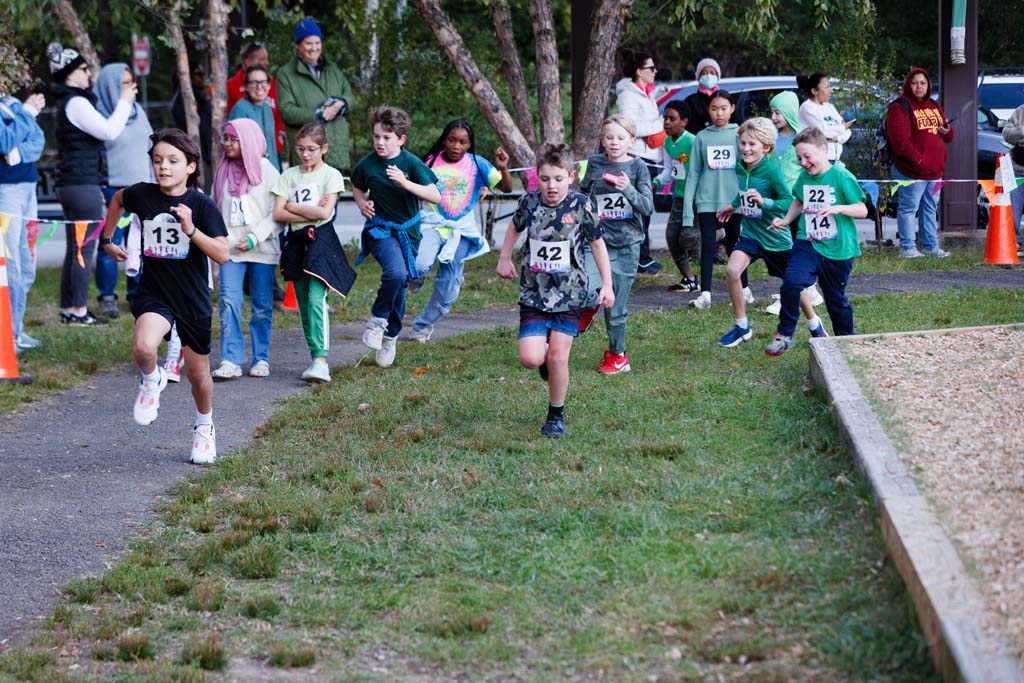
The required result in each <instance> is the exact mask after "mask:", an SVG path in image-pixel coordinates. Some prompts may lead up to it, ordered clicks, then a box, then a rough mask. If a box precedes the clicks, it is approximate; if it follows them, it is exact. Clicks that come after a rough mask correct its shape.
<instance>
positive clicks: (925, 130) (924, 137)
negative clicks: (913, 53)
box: [885, 67, 953, 258]
mask: <svg viewBox="0 0 1024 683" xmlns="http://www.w3.org/2000/svg"><path fill="white" fill-rule="evenodd" d="M931 91H932V83H931V79H930V78H929V77H928V72H927V71H925V70H924V69H920V68H917V67H915V68H913V69H911V70H910V73H908V74H907V81H906V83H904V84H903V94H902V95H900V97H898V98H896V101H895V102H893V103H892V104H890V105H889V111H888V112H887V113H886V116H885V129H886V133H887V135H888V137H889V146H890V147H891V149H892V157H893V168H892V177H893V178H895V179H896V180H915V181H924V182H914V183H912V184H911V185H905V186H903V187H901V188H900V189H899V195H898V199H899V208H898V209H897V213H896V223H897V226H898V229H899V236H900V256H903V257H904V258H918V257H920V256H923V255H925V254H927V255H928V256H936V257H938V258H945V257H947V256H949V252H947V251H943V250H942V249H941V248H939V236H938V228H937V225H936V223H935V210H936V208H937V206H938V200H939V197H938V191H937V190H936V187H935V185H936V183H935V181H938V180H940V179H941V178H942V173H943V171H945V169H946V144H947V143H949V142H952V140H953V128H952V126H950V124H949V122H948V121H947V120H946V115H945V113H943V111H942V107H940V106H939V103H938V102H935V101H934V100H932V98H931ZM915 215H916V216H917V227H918V229H917V230H915V227H914V217H915ZM915 232H920V238H921V250H920V251H918V249H917V245H916V244H915V242H914V233H915Z"/></svg>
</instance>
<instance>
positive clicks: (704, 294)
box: [700, 292, 711, 301]
mask: <svg viewBox="0 0 1024 683" xmlns="http://www.w3.org/2000/svg"><path fill="white" fill-rule="evenodd" d="M700 298H701V299H707V300H709V301H710V300H711V292H701V293H700Z"/></svg>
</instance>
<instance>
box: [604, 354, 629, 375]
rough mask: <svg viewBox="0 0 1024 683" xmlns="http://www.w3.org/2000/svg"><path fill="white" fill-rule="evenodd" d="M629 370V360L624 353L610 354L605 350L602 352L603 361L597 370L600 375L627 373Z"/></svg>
mask: <svg viewBox="0 0 1024 683" xmlns="http://www.w3.org/2000/svg"><path fill="white" fill-rule="evenodd" d="M629 370H630V367H629V358H627V357H626V354H625V353H612V352H611V351H609V350H607V349H605V352H604V360H603V361H601V365H599V366H598V368H597V371H598V372H600V373H601V374H602V375H617V374H619V373H620V372H629Z"/></svg>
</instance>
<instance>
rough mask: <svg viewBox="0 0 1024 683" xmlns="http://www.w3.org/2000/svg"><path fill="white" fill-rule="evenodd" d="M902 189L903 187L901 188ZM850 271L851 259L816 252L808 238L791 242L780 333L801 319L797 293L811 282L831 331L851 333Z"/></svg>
mask: <svg viewBox="0 0 1024 683" xmlns="http://www.w3.org/2000/svg"><path fill="white" fill-rule="evenodd" d="M901 191H902V190H901ZM852 271H853V259H852V258H851V259H846V260H845V261H834V260H832V259H829V258H825V257H824V256H822V255H821V254H819V253H818V251H817V249H815V248H814V245H813V244H811V243H810V242H808V241H807V240H796V241H795V242H793V251H792V252H791V253H790V256H789V266H788V267H787V268H786V274H785V276H783V278H782V295H781V299H782V308H781V310H780V311H779V327H778V332H779V334H782V335H785V336H787V337H792V336H793V332H795V331H796V322H797V320H799V319H800V292H802V291H804V290H805V289H807V288H808V287H810V286H811V285H813V284H814V282H815V280H817V282H818V286H819V287H821V295H822V296H823V297H825V308H826V309H827V310H828V315H829V317H830V318H832V332H833V334H835V335H836V336H837V337H839V336H843V335H847V334H853V306H851V305H850V302H849V301H847V299H846V283H847V282H848V281H849V279H850V273H851V272H852Z"/></svg>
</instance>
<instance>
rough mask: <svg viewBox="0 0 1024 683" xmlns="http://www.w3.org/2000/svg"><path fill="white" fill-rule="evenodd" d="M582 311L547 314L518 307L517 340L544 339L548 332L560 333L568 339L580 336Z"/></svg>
mask: <svg viewBox="0 0 1024 683" xmlns="http://www.w3.org/2000/svg"><path fill="white" fill-rule="evenodd" d="M582 314H583V310H582V309H579V310H575V311H558V312H557V313H548V312H547V311H542V310H540V309H539V308H534V307H533V306H524V305H522V304H520V306H519V338H520V339H522V338H523V337H546V336H548V331H549V330H553V331H555V332H561V333H562V334H567V335H569V336H570V337H578V336H579V335H580V316H581V315H582Z"/></svg>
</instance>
